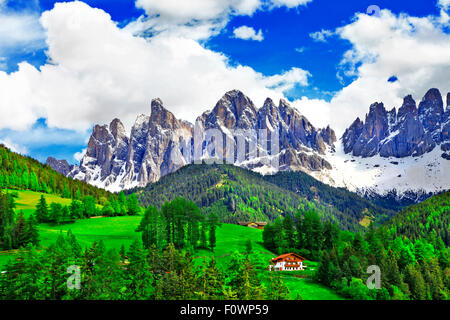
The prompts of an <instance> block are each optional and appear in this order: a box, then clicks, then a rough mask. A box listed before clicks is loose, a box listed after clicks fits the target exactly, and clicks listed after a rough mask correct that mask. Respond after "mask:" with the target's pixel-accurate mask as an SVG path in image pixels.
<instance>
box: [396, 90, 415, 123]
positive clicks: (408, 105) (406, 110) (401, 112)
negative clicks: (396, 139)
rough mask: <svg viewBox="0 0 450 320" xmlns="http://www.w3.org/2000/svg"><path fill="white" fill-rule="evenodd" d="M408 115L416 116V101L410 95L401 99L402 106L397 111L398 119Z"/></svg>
mask: <svg viewBox="0 0 450 320" xmlns="http://www.w3.org/2000/svg"><path fill="white" fill-rule="evenodd" d="M408 114H409V115H411V116H413V117H415V116H417V106H416V101H415V100H414V99H413V97H412V96H411V95H408V96H406V97H405V98H404V99H403V105H402V106H401V107H400V109H398V118H399V119H401V118H403V117H405V116H406V115H408Z"/></svg>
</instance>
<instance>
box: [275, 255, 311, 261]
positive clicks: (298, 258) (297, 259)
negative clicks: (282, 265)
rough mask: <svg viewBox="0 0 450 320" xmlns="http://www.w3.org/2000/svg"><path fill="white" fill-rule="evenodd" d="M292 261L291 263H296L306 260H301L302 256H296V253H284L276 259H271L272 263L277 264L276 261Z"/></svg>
mask: <svg viewBox="0 0 450 320" xmlns="http://www.w3.org/2000/svg"><path fill="white" fill-rule="evenodd" d="M290 257H292V258H294V259H293V260H287V258H290ZM280 260H281V261H292V262H297V261H305V260H306V259H305V258H303V257H302V256H300V255H298V254H296V253H285V254H282V255H281V256H278V257H276V258H273V259H272V262H278V261H280Z"/></svg>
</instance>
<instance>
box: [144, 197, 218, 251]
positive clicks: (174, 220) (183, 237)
mask: <svg viewBox="0 0 450 320" xmlns="http://www.w3.org/2000/svg"><path fill="white" fill-rule="evenodd" d="M218 226H220V223H219V219H218V218H217V216H216V215H215V214H214V213H211V214H210V215H209V216H208V219H206V220H205V219H204V217H203V216H202V215H201V213H200V209H199V208H198V206H197V205H196V204H195V203H194V202H192V201H187V200H186V199H184V198H176V199H174V200H173V201H171V202H167V203H165V204H164V205H163V206H162V209H161V210H159V209H158V208H157V207H153V206H148V207H147V209H146V210H145V213H144V216H143V218H142V220H141V223H140V224H139V226H138V228H137V229H136V231H137V232H142V243H143V244H144V247H145V248H146V249H148V248H151V247H155V248H157V249H162V248H166V247H167V245H169V244H174V245H175V247H176V248H177V249H182V248H189V249H196V248H203V249H206V248H207V247H208V248H209V249H210V250H211V251H214V247H215V246H216V228H217V227H218ZM207 234H208V240H209V241H208V244H207V237H206V235H207Z"/></svg>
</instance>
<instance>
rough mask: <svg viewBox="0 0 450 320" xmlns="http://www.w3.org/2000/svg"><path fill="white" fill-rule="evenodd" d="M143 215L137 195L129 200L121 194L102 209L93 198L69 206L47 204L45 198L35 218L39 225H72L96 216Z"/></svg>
mask: <svg viewBox="0 0 450 320" xmlns="http://www.w3.org/2000/svg"><path fill="white" fill-rule="evenodd" d="M140 213H141V208H140V206H139V203H138V201H137V197H136V195H135V194H131V195H130V196H128V198H127V197H126V196H125V194H124V193H123V192H121V193H120V194H119V196H118V197H117V200H116V199H115V198H114V197H111V198H110V200H109V201H107V202H106V203H105V205H104V206H103V207H102V208H100V207H98V206H97V204H96V201H95V198H94V197H93V196H85V197H83V198H82V199H76V198H75V199H72V201H71V204H70V205H69V206H64V205H62V204H60V203H55V202H54V203H51V204H50V206H49V205H48V204H47V201H46V199H45V196H43V195H41V198H40V200H39V202H38V204H37V205H36V210H35V217H36V220H37V221H38V222H39V223H56V224H61V223H71V222H75V221H76V220H79V219H87V218H90V217H95V216H99V215H102V216H106V217H115V216H126V215H129V216H134V215H138V214H140Z"/></svg>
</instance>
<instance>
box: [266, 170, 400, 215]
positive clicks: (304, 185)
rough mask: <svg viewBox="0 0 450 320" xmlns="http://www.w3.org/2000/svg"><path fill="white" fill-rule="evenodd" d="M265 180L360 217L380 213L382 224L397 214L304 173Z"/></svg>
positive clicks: (292, 173)
mask: <svg viewBox="0 0 450 320" xmlns="http://www.w3.org/2000/svg"><path fill="white" fill-rule="evenodd" d="M264 180H266V181H268V182H270V183H273V184H276V185H277V186H279V187H281V188H284V189H288V190H290V191H293V192H295V193H297V194H299V195H301V196H303V197H306V198H307V199H308V200H310V201H311V200H314V199H318V200H320V201H321V202H323V203H329V204H332V205H333V206H334V207H335V208H336V209H338V210H339V211H341V212H343V213H345V214H348V215H350V216H355V217H358V216H360V215H361V213H363V212H364V211H366V210H368V211H370V212H378V215H377V219H378V220H379V221H380V222H382V221H385V220H387V219H389V218H390V217H392V215H394V214H395V212H394V211H393V210H391V209H389V206H387V205H382V206H376V205H374V204H373V203H372V202H371V201H369V200H367V199H365V198H362V197H360V196H359V195H357V194H356V193H353V192H350V191H348V190H346V189H344V188H334V187H331V186H329V185H327V184H325V183H322V182H320V181H319V180H316V179H314V178H313V177H311V176H310V175H308V174H306V173H304V172H300V171H297V172H279V173H277V174H275V175H267V176H264Z"/></svg>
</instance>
